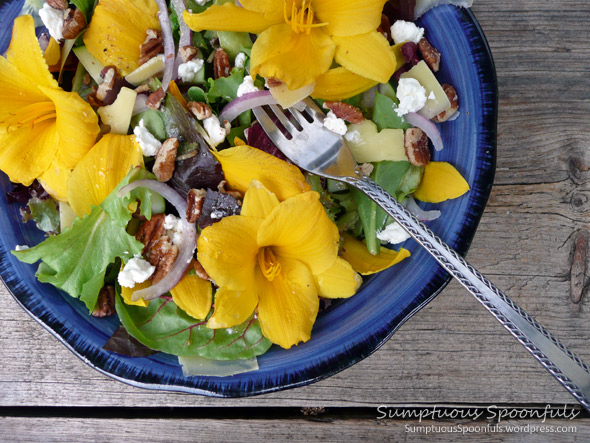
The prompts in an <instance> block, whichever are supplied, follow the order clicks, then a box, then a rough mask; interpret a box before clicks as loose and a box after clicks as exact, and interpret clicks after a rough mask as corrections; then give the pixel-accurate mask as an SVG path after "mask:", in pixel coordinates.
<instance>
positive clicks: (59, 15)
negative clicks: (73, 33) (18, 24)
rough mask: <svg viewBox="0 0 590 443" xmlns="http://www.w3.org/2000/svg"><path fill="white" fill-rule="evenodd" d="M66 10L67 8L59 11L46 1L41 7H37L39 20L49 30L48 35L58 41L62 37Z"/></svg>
mask: <svg viewBox="0 0 590 443" xmlns="http://www.w3.org/2000/svg"><path fill="white" fill-rule="evenodd" d="M68 11H69V10H68V9H66V10H65V11H61V10H59V9H55V8H52V7H51V6H49V5H48V4H47V3H44V4H43V7H42V8H41V9H39V17H41V21H42V22H43V24H44V25H45V27H46V28H47V30H48V31H49V35H51V36H52V37H53V39H54V40H56V41H58V42H59V41H60V40H62V39H63V38H64V36H63V29H64V19H65V18H66V14H67V13H68Z"/></svg>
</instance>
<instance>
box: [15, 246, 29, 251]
mask: <svg viewBox="0 0 590 443" xmlns="http://www.w3.org/2000/svg"><path fill="white" fill-rule="evenodd" d="M25 249H29V246H28V245H16V246H15V247H14V250H15V251H24V250H25Z"/></svg>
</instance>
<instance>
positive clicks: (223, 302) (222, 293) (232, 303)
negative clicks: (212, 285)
mask: <svg viewBox="0 0 590 443" xmlns="http://www.w3.org/2000/svg"><path fill="white" fill-rule="evenodd" d="M257 304H258V297H257V296H256V293H255V292H254V290H253V288H249V289H246V290H244V291H232V290H230V289H225V288H219V289H218V290H217V292H216V293H215V309H214V311H213V315H212V316H211V318H209V321H208V322H207V327H208V328H211V329H218V328H231V327H232V326H236V325H239V324H242V323H244V322H245V321H246V320H247V319H248V317H250V316H251V315H252V312H254V309H255V308H256V305H257Z"/></svg>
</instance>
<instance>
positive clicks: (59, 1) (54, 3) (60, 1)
mask: <svg viewBox="0 0 590 443" xmlns="http://www.w3.org/2000/svg"><path fill="white" fill-rule="evenodd" d="M46 3H47V4H48V5H49V6H51V7H52V8H53V9H60V10H62V11H65V10H66V9H68V0H47V1H46Z"/></svg>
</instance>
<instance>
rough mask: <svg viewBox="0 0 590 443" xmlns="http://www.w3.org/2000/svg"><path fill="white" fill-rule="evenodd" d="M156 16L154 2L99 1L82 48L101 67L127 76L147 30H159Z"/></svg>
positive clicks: (136, 59) (135, 61)
mask: <svg viewBox="0 0 590 443" xmlns="http://www.w3.org/2000/svg"><path fill="white" fill-rule="evenodd" d="M157 13H158V5H157V4H156V2H155V1H154V0H100V2H99V3H98V5H97V6H96V8H95V9H94V13H93V15H92V20H91V21H90V25H89V26H88V29H87V30H86V32H85V33H84V43H85V44H86V48H87V49H88V51H89V52H90V53H91V54H92V55H93V56H94V57H95V58H96V59H97V60H98V61H100V62H101V63H102V64H103V65H104V66H108V65H114V66H116V67H117V69H118V70H119V71H120V73H121V74H122V75H127V74H129V73H130V72H131V71H133V70H135V69H137V67H138V66H139V47H140V45H141V44H142V43H143V42H144V40H145V38H146V33H147V30H148V29H160V21H159V20H158V17H157ZM130 18H131V19H130Z"/></svg>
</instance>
